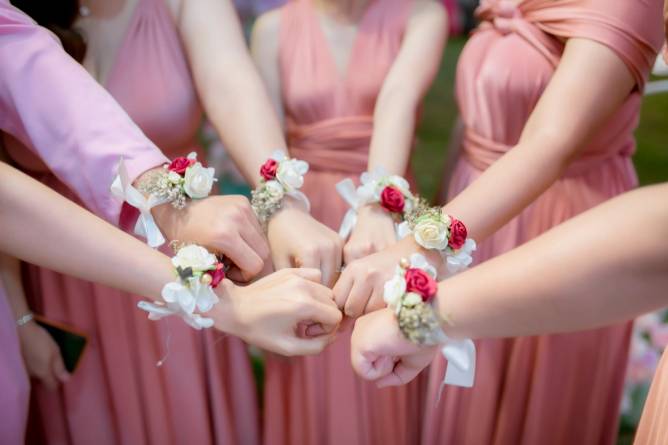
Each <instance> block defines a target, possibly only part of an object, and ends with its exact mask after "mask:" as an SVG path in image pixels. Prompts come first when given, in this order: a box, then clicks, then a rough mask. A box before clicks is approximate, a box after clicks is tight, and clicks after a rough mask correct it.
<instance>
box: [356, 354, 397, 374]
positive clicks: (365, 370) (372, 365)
mask: <svg viewBox="0 0 668 445" xmlns="http://www.w3.org/2000/svg"><path fill="white" fill-rule="evenodd" d="M351 363H352V366H353V369H354V370H355V372H356V373H357V374H358V375H359V376H360V377H362V378H363V379H365V380H377V379H379V378H382V377H385V376H387V375H388V374H390V373H391V372H392V369H393V368H394V360H393V359H392V357H390V356H386V355H379V354H376V353H374V352H357V351H354V350H353V351H352V352H351Z"/></svg>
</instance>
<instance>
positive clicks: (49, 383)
mask: <svg viewBox="0 0 668 445" xmlns="http://www.w3.org/2000/svg"><path fill="white" fill-rule="evenodd" d="M39 380H40V381H41V382H42V384H43V385H44V386H46V388H47V389H49V390H50V391H53V390H55V389H56V388H58V379H57V378H56V376H55V374H54V373H53V371H52V370H51V369H50V368H49V369H47V370H46V372H44V374H43V375H41V376H39Z"/></svg>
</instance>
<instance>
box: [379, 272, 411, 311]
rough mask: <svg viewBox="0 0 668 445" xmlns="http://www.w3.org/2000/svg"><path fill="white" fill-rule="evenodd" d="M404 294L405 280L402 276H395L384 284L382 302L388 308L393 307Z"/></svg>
mask: <svg viewBox="0 0 668 445" xmlns="http://www.w3.org/2000/svg"><path fill="white" fill-rule="evenodd" d="M405 293H406V280H405V279H404V277H403V275H395V276H394V278H392V279H391V280H389V281H387V282H385V287H384V289H383V300H384V301H385V303H386V304H387V305H388V306H392V307H395V306H397V304H398V303H399V300H400V299H401V297H402V296H403V295H404V294H405Z"/></svg>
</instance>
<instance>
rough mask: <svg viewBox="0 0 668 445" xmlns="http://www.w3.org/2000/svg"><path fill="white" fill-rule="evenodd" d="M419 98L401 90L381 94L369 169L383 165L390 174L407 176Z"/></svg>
mask: <svg viewBox="0 0 668 445" xmlns="http://www.w3.org/2000/svg"><path fill="white" fill-rule="evenodd" d="M418 101H419V99H417V98H412V97H410V96H407V95H403V94H401V92H400V91H396V92H392V93H387V94H384V95H383V94H381V96H380V97H379V98H378V102H377V103H376V109H375V112H374V118H373V136H372V138H371V146H370V147H369V164H368V170H369V171H373V170H374V169H375V168H376V167H382V168H383V169H384V170H385V171H386V172H387V173H388V174H392V175H400V176H403V175H404V174H405V173H406V171H407V169H408V163H409V160H410V153H411V148H412V145H413V135H414V134H415V125H416V114H417V104H418Z"/></svg>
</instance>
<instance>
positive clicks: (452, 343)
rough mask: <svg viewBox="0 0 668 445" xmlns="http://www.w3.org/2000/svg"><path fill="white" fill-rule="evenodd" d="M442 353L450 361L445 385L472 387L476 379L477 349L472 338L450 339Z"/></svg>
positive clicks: (444, 380)
mask: <svg viewBox="0 0 668 445" xmlns="http://www.w3.org/2000/svg"><path fill="white" fill-rule="evenodd" d="M441 354H443V357H444V358H445V360H447V362H448V366H447V368H446V370H445V378H444V379H443V384H444V385H454V386H463V387H465V388H471V387H472V386H473V383H474V381H475V362H476V350H475V343H473V340H471V339H468V338H467V339H464V340H452V339H448V340H447V341H446V343H445V346H443V348H442V349H441Z"/></svg>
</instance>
